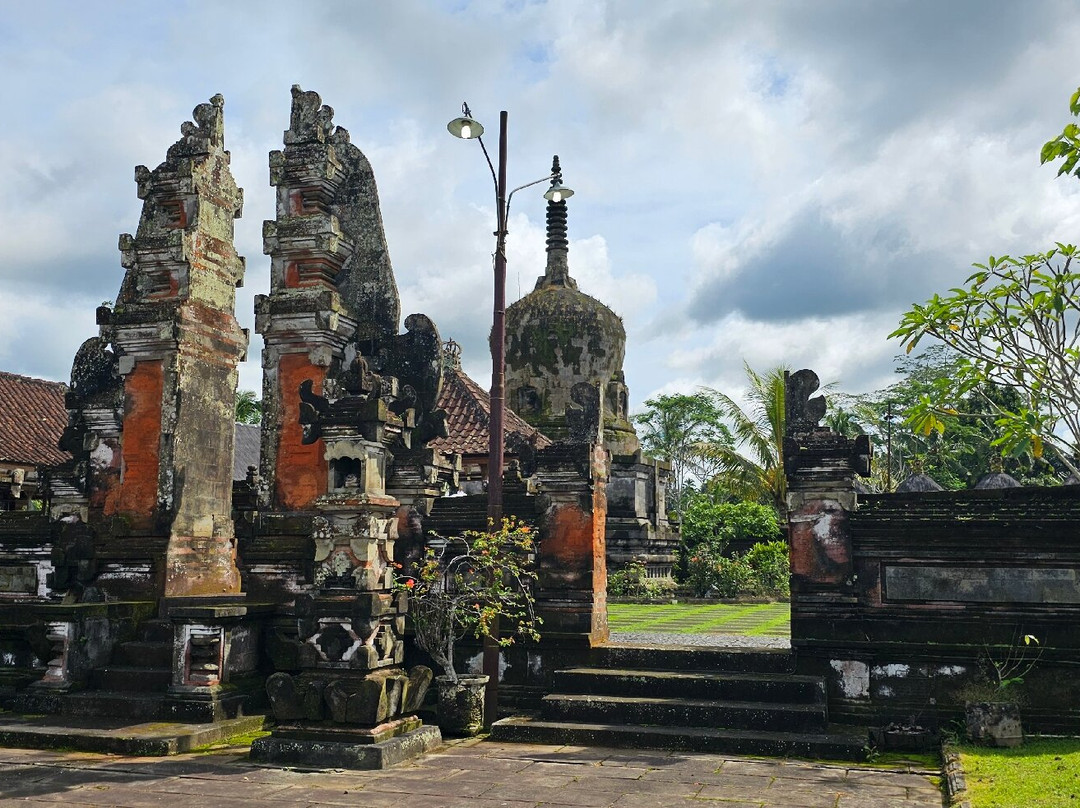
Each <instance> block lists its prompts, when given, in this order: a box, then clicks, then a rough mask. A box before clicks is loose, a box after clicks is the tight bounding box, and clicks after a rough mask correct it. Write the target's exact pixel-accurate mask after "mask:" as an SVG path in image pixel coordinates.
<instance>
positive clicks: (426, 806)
mask: <svg viewBox="0 0 1080 808" xmlns="http://www.w3.org/2000/svg"><path fill="white" fill-rule="evenodd" d="M937 782H938V778H937V776H936V775H935V774H934V773H931V772H914V771H912V772H904V771H894V770H890V771H884V770H881V769H874V768H870V767H866V766H858V767H855V766H851V767H846V766H843V765H824V764H816V763H802V762H796V761H777V760H760V759H753V758H736V757H731V756H725V755H699V754H684V753H676V752H670V753H669V752H663V751H648V750H645V751H642V750H619V749H602V748H585V747H569V746H539V745H532V744H502V743H495V742H490V741H482V742H475V741H466V742H460V743H457V744H454V745H451V746H449V747H446V748H445V749H444V750H443V751H441V752H439V753H435V754H431V755H427V756H426V757H424V758H422V759H420V760H419V761H417V762H415V763H412V764H406V765H403V766H399V767H397V768H394V769H389V770H385V771H379V772H346V771H341V770H334V771H326V772H305V771H296V770H292V769H281V768H268V767H260V766H256V765H254V764H252V763H250V762H248V760H247V757H246V750H243V749H231V750H224V751H219V752H214V753H208V754H189V755H180V756H176V757H167V758H146V757H144V758H130V757H126V758H122V757H115V756H109V755H94V754H87V753H63V752H43V751H36V750H22V749H0V805H3V806H8V805H14V804H16V803H19V804H22V805H25V804H27V802H29V803H30V804H37V805H39V806H41V805H44V804H52V805H55V804H57V803H61V804H64V805H70V806H123V807H124V808H143V806H176V807H177V808H179V806H187V805H199V806H208V807H209V806H213V807H214V808H232V806H260V808H302V807H303V806H315V805H331V806H337V805H341V806H368V807H369V808H457V807H458V806H460V808H495V806H506V807H507V808H535V806H549V805H550V806H586V807H592V806H595V807H596V808H600V807H601V806H611V807H612V808H681V807H685V808H690V806H693V808H924V807H927V808H928V807H929V806H934V808H941V805H942V795H941V791H940V789H939V787H938V785H937Z"/></svg>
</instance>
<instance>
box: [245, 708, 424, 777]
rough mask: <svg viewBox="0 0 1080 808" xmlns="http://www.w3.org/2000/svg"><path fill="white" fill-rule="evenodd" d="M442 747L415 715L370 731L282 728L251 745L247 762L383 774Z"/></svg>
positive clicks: (328, 728) (330, 728)
mask: <svg viewBox="0 0 1080 808" xmlns="http://www.w3.org/2000/svg"><path fill="white" fill-rule="evenodd" d="M441 745H442V735H441V734H440V733H439V728H438V727H431V726H421V725H420V720H419V719H418V718H415V717H414V716H409V717H407V718H399V719H397V720H396V721H391V722H388V723H386V724H381V725H379V726H378V727H374V728H370V729H358V728H357V729H353V728H342V727H325V728H322V727H314V726H308V727H297V726H282V727H278V728H277V729H276V730H274V734H273V735H271V736H270V737H269V738H259V739H258V740H256V741H255V742H254V743H253V744H252V745H251V759H252V760H253V761H255V762H256V763H270V764H273V765H275V766H281V765H286V766H304V767H309V768H313V769H385V768H388V767H390V766H394V765H396V764H398V763H403V762H405V761H406V760H412V759H414V758H417V757H419V756H420V755H423V754H425V753H427V752H431V751H433V750H434V749H436V748H438V747H439V746H441Z"/></svg>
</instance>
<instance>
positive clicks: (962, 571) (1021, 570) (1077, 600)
mask: <svg viewBox="0 0 1080 808" xmlns="http://www.w3.org/2000/svg"><path fill="white" fill-rule="evenodd" d="M885 599H886V600H919V601H924V600H925V601H961V602H970V603H1044V604H1052V603H1061V604H1065V603H1068V604H1080V571H1078V570H1077V569H1075V568H1066V567H1036V568H1031V567H1027V568H1025V567H1016V566H1009V567H956V566H939V565H934V566H932V567H923V566H914V565H909V564H896V565H894V564H889V565H886V567H885Z"/></svg>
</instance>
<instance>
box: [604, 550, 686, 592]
mask: <svg viewBox="0 0 1080 808" xmlns="http://www.w3.org/2000/svg"><path fill="white" fill-rule="evenodd" d="M607 590H608V594H609V595H614V596H616V597H631V598H644V599H647V600H658V599H666V598H670V597H671V596H672V595H673V594H674V592H675V582H674V581H673V580H671V579H670V578H650V577H649V571H648V569H647V568H646V566H645V564H644V563H643V562H642V561H639V560H636V559H635V560H634V561H631V562H630V563H629V564H627V565H626V566H625V567H623V568H622V569H619V570H616V571H615V572H613V573H611V574H610V575H609V576H608V586H607Z"/></svg>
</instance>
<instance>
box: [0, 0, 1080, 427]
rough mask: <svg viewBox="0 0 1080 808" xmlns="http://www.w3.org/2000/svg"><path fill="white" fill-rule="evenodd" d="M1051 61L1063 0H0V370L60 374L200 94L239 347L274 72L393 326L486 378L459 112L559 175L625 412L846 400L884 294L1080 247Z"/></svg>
mask: <svg viewBox="0 0 1080 808" xmlns="http://www.w3.org/2000/svg"><path fill="white" fill-rule="evenodd" d="M1077 53H1080V5H1078V4H1076V3H1075V2H1072V1H1071V0H1025V2H1015V1H1011V2H996V1H994V0H949V2H942V1H941V0H927V1H926V2H915V1H912V2H865V1H864V2H854V1H852V2H833V1H832V0H815V2H794V1H792V2H768V1H767V0H765V1H763V0H753V1H752V2H735V1H734V0H732V1H731V2H728V1H727V0H665V1H664V2H656V1H655V0H607V2H604V1H603V0H549V2H540V1H535V2H533V1H530V0H503V1H502V2H499V1H498V0H473V1H472V2H470V1H469V0H394V1H393V2H385V1H384V0H337V1H335V2H331V1H330V0H325V1H322V0H305V1H304V2H300V1H299V0H294V2H291V3H282V2H275V0H250V1H247V0H229V2H209V1H208V2H199V0H173V2H169V3H148V2H135V1H134V0H132V2H119V1H117V2H107V1H106V0H98V1H97V2H89V3H88V2H84V1H83V2H53V1H52V0H35V2H32V3H28V2H25V1H24V0H0V74H2V75H3V76H4V79H5V80H4V82H3V83H2V84H0V105H2V106H0V108H2V109H3V110H4V116H3V125H2V128H0V369H3V370H8V371H12V372H16V373H23V374H27V375H32V376H38V377H44V378H50V379H57V380H66V378H67V375H68V372H69V369H70V363H71V358H72V356H73V355H74V352H75V350H76V349H77V347H78V346H79V344H80V343H81V342H82V340H84V339H85V338H87V337H88V336H92V335H94V333H95V331H96V329H95V326H94V323H93V312H94V307H95V306H96V305H98V304H99V303H100V302H102V301H103V300H106V299H110V300H111V299H112V298H114V297H115V295H116V292H117V289H118V287H119V284H120V281H121V278H122V276H123V271H122V269H121V267H120V261H119V258H120V256H119V253H118V252H117V248H116V244H117V236H118V234H119V233H122V232H134V230H135V228H136V226H137V224H138V217H139V210H140V203H139V200H138V199H137V197H136V194H135V183H134V181H133V169H134V166H135V165H137V164H146V165H148V166H150V167H153V166H155V165H157V164H158V163H159V162H160V161H161V160H162V159H163V158H164V154H165V150H166V149H167V148H168V146H169V145H170V144H171V143H173V142H174V141H175V140H176V138H177V136H178V135H179V126H180V124H181V123H182V122H183V121H184V120H187V119H188V118H189V117H190V114H191V109H192V107H194V106H195V105H196V104H197V103H200V102H202V101H205V100H206V99H208V98H209V97H210V96H212V95H213V94H214V93H218V92H220V93H222V94H223V95H224V96H225V118H226V120H225V123H226V146H227V148H229V149H230V150H231V152H232V156H233V169H234V173H235V174H236V176H237V180H238V181H239V183H240V184H241V185H242V186H243V187H244V189H245V200H246V202H245V210H244V217H243V218H242V219H241V220H240V221H238V222H237V227H236V241H237V247H238V249H239V251H240V252H241V254H243V255H245V256H246V257H247V266H248V272H247V278H246V281H245V287H244V289H242V290H241V294H240V296H239V298H238V316H239V318H240V320H241V323H242V325H244V326H246V327H249V328H252V327H253V321H254V316H253V314H252V298H253V296H254V295H255V294H258V293H263V292H266V291H268V286H269V259H268V258H267V257H266V256H264V255H263V254H262V240H261V227H262V221H263V219H267V218H271V217H272V216H273V193H272V189H271V188H270V186H269V184H268V169H267V153H268V152H269V151H270V150H271V149H275V148H280V147H281V136H282V131H283V130H284V129H285V128H286V127H287V126H288V119H289V103H290V95H289V88H290V86H291V85H292V84H294V83H298V84H300V85H301V86H302V87H303V88H304V89H305V90H308V89H310V90H316V91H318V92H319V93H321V95H322V97H323V101H324V103H327V104H329V105H331V106H332V107H334V109H335V110H336V115H335V122H336V123H337V124H339V125H341V126H344V127H346V128H347V129H349V131H350V132H351V134H352V140H353V142H354V143H356V144H357V145H359V146H360V148H361V149H363V150H364V152H365V153H366V154H367V156H368V157H369V159H370V160H371V163H372V164H373V166H374V169H375V174H376V178H377V180H378V183H379V190H380V195H381V201H382V210H383V216H384V219H385V223H386V231H387V238H388V241H389V245H390V253H391V258H392V260H393V264H394V269H395V273H396V275H397V279H398V284H399V286H400V290H401V296H402V309H403V313H409V312H413V311H422V312H424V313H426V314H428V315H429V316H431V317H432V318H433V319H434V320H435V321H436V323H437V324H438V325H439V328H440V330H441V332H442V334H443V336H444V338H446V337H453V338H454V339H456V340H458V341H459V342H460V343H462V344H463V345H464V348H465V356H464V358H465V366H466V370H468V371H469V372H470V373H471V374H472V375H473V376H474V377H475V378H477V379H478V380H481V381H482V382H483V383H485V384H486V383H487V380H488V379H489V378H490V364H489V363H488V362H487V360H486V357H485V355H484V350H485V338H486V331H487V328H488V325H487V324H488V323H490V306H491V303H490V299H491V298H490V294H491V293H490V286H491V252H492V249H493V238H492V236H491V231H492V229H493V227H494V201H493V190H492V187H491V179H490V175H489V174H488V170H487V167H486V165H485V163H484V160H483V156H482V154H481V152H480V149H479V147H478V146H477V145H476V144H475V143H468V142H464V141H460V140H457V139H455V138H452V137H451V136H450V135H449V134H448V133H447V131H446V128H445V125H446V122H447V121H448V120H449V119H450V118H452V117H454V116H455V115H456V114H457V113H458V111H459V109H460V104H461V102H462V100H463V99H464V100H467V101H468V102H469V104H470V106H471V107H472V110H473V113H474V115H475V116H476V117H477V118H479V119H480V120H482V121H483V122H485V124H486V125H487V126H488V131H489V134H490V139H487V140H488V142H489V144H490V147H491V148H492V149H494V148H495V146H496V144H497V128H498V113H499V110H500V109H506V110H508V112H509V116H510V117H509V120H510V127H509V130H510V132H509V134H510V158H509V164H510V170H509V180H510V183H511V185H521V184H524V183H526V182H530V181H532V180H534V179H537V178H539V177H542V176H544V175H545V174H546V173H547V171H548V168H549V166H550V161H551V155H552V154H554V153H558V154H559V155H560V158H561V161H562V165H563V170H564V175H565V180H566V183H567V184H568V185H570V186H571V187H573V188H574V189H575V190H576V191H577V195H576V196H575V197H574V198H573V200H571V202H570V220H569V225H570V236H571V248H570V249H571V251H570V266H571V272H572V274H574V275H575V277H577V279H578V281H579V284H580V287H581V289H582V290H583V291H585V292H588V293H589V294H592V295H593V296H595V297H598V298H600V299H601V300H603V301H605V302H606V303H607V304H608V305H610V306H611V307H612V308H613V309H614V310H615V311H616V312H617V313H618V314H620V315H621V316H622V317H623V319H624V321H625V323H626V326H627V332H628V346H627V359H626V371H627V380H628V383H629V384H630V389H631V396H632V399H633V402H632V405H633V406H634V407H639V406H640V404H641V402H642V401H643V400H644V399H645V398H647V397H649V396H651V395H654V394H656V393H659V392H670V391H675V390H690V389H693V388H694V387H695V386H696V385H699V384H707V385H712V386H716V387H719V388H721V389H724V390H725V391H727V392H731V393H736V394H737V393H738V390H739V387H740V385H741V383H742V364H743V362H744V361H745V362H749V363H750V364H751V365H752V366H754V367H756V368H759V369H765V368H768V367H771V366H774V365H776V364H779V363H785V364H787V365H789V366H792V367H793V368H794V367H811V368H813V369H815V370H816V371H818V373H819V375H820V376H821V377H822V378H823V379H824V380H826V381H834V382H837V383H838V384H839V386H840V388H841V389H844V390H846V391H849V392H861V391H866V390H871V389H875V388H878V387H881V386H884V385H885V384H887V383H888V382H889V381H890V375H891V369H892V357H893V356H894V355H895V354H896V353H898V350H899V349H898V346H897V344H896V343H895V342H890V341H888V340H886V335H887V334H888V333H889V332H890V331H891V330H892V329H893V328H894V327H895V326H896V324H897V321H898V318H899V316H900V313H901V312H902V311H903V310H905V309H906V308H907V307H908V306H909V305H910V304H911V303H913V302H916V301H922V300H924V299H925V298H927V297H928V296H929V295H931V294H932V293H934V292H935V291H944V290H946V289H947V288H949V287H950V286H954V285H957V284H958V283H960V282H962V280H963V279H964V278H965V277H966V276H967V274H968V268H969V265H970V264H971V262H973V261H977V260H982V259H985V257H986V256H987V255H989V254H995V255H1000V254H1003V253H1012V254H1018V253H1029V252H1034V251H1040V250H1044V249H1047V248H1048V247H1050V246H1052V243H1053V242H1054V241H1066V242H1075V241H1076V240H1077V239H1078V238H1080V184H1078V183H1076V182H1075V181H1072V182H1069V181H1066V180H1055V179H1054V174H1055V171H1054V169H1052V168H1051V167H1049V166H1040V165H1039V160H1038V154H1039V147H1040V146H1041V144H1042V143H1043V142H1044V141H1045V140H1048V139H1049V138H1051V137H1053V136H1055V135H1056V134H1058V133H1059V132H1060V131H1061V129H1062V127H1063V126H1064V125H1065V124H1066V123H1067V122H1069V121H1070V120H1071V119H1070V118H1069V116H1068V98H1069V95H1070V94H1071V93H1072V91H1073V90H1075V89H1076V87H1077V85H1078V84H1080V71H1078V70H1077V68H1076V55H1077ZM542 190H543V186H540V187H539V191H538V192H537V193H536V194H533V193H532V192H531V191H525V192H522V193H520V194H518V196H517V197H515V199H514V208H513V210H512V211H511V222H510V237H509V245H508V256H509V259H508V260H509V271H508V292H509V296H510V298H511V299H514V298H516V297H518V296H519V295H520V294H522V293H527V292H528V291H529V290H530V289H531V288H532V286H533V283H534V282H535V278H536V277H537V275H539V274H541V273H542V270H543V256H544V252H543V246H544V243H543V214H544V202H543V199H542V198H541V197H540V193H542ZM260 350H261V343H260V342H259V340H258V338H257V337H255V336H254V334H253V340H252V346H251V351H250V356H251V357H252V361H249V362H248V363H247V364H246V365H245V366H244V368H243V370H242V375H241V385H242V386H244V387H247V388H251V389H259V387H260V381H259V363H258V358H259V352H260Z"/></svg>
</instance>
